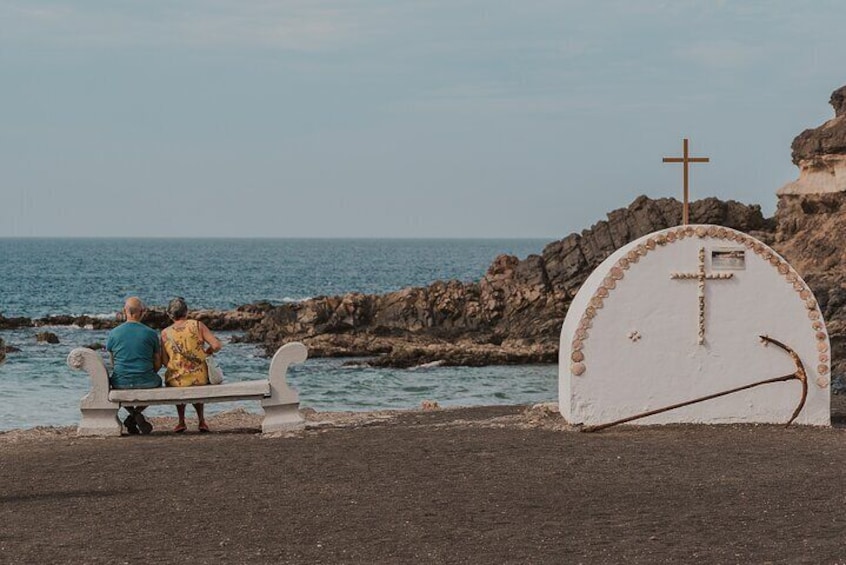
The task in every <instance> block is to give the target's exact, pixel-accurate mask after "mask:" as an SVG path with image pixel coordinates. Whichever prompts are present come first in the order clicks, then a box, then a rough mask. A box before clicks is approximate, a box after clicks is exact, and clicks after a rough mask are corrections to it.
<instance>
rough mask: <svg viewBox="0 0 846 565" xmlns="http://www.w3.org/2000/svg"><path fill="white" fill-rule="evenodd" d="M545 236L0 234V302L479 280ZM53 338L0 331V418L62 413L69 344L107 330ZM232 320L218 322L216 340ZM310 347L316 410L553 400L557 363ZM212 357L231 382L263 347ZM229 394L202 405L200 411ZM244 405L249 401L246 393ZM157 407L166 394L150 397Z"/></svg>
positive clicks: (224, 295) (231, 295)
mask: <svg viewBox="0 0 846 565" xmlns="http://www.w3.org/2000/svg"><path fill="white" fill-rule="evenodd" d="M546 243H547V241H546V240H293V239H288V240H247V239H230V240H190V239H179V240H167V239H87V240H85V239H83V240H80V239H74V240H67V239H0V312H2V313H3V314H4V315H5V316H7V317H8V316H29V317H39V316H45V315H49V314H89V315H100V316H112V315H114V312H116V311H117V310H119V309H120V307H121V305H122V303H123V300H124V298H125V297H126V296H129V295H138V296H141V297H142V298H143V299H144V300H145V301H146V302H147V303H148V304H151V305H162V304H165V303H166V302H167V300H169V299H170V298H171V297H172V296H175V295H181V296H184V297H185V298H186V299H187V300H188V303H189V305H190V306H191V307H192V308H232V307H234V306H238V305H241V304H245V303H248V302H254V301H257V300H269V301H271V302H274V303H283V302H287V301H296V300H302V299H304V298H309V297H313V296H318V295H331V294H340V293H344V292H350V291H359V292H367V293H379V292H387V291H391V290H396V289H399V288H403V287H405V286H423V285H426V284H428V283H430V282H432V281H434V280H437V279H458V280H463V281H469V280H477V279H478V278H479V277H481V276H482V274H484V272H485V270H486V269H487V267H488V265H489V264H490V263H491V261H492V260H493V258H494V257H496V256H497V255H499V254H501V253H510V254H513V255H517V256H518V257H521V258H523V257H525V256H527V255H528V254H530V253H540V252H541V250H542V249H543V246H544V245H545V244H546ZM51 331H54V332H55V333H56V334H57V335H58V336H59V338H60V340H61V343H60V344H59V345H42V344H36V343H35V333H36V330H35V329H27V330H17V331H0V337H2V338H3V339H5V340H6V343H7V344H8V345H14V346H16V347H19V348H21V349H22V351H21V352H20V353H12V354H10V355H9V356H8V359H7V361H6V363H4V364H2V365H0V399H2V401H0V430H3V429H10V428H20V427H32V426H37V425H65V424H72V423H74V422H76V421H77V419H78V406H79V399H80V397H81V396H82V395H83V394H85V391H86V390H87V387H88V382H87V376H86V375H85V374H84V373H78V372H74V371H71V370H70V369H69V368H67V366H66V365H65V357H66V356H67V353H68V352H69V351H70V350H71V349H72V348H73V347H76V346H79V345H85V344H88V343H92V342H101V343H103V342H105V339H106V335H107V332H98V331H91V330H84V329H79V328H51ZM231 335H232V334H228V333H223V334H222V335H221V337H222V338H223V339H224V341H228V340H229V339H230V338H231ZM343 361H344V360H343V359H310V360H308V361H307V362H306V363H305V364H304V365H303V366H300V367H294V368H292V370H291V375H290V380H291V383H292V385H293V386H294V387H295V388H296V389H297V390H298V391H299V392H300V400H301V403H302V405H303V406H310V407H312V408H315V409H317V410H372V409H381V408H411V407H414V406H419V404H420V402H421V400H423V399H432V400H437V401H438V402H439V403H440V404H441V405H443V406H450V405H465V406H466V405H479V404H514V403H530V402H541V401H548V400H554V399H555V398H556V397H557V377H556V367H555V366H552V365H550V366H521V367H483V368H463V367H462V368H443V367H438V368H433V369H423V370H394V369H369V368H361V367H354V368H353V367H344V366H343ZM220 362H221V365H222V366H223V367H224V370H225V372H226V378H227V380H228V381H230V382H234V381H237V380H242V379H249V378H257V377H259V376H264V375H266V373H267V368H268V366H269V360H268V359H266V358H264V357H263V356H262V355H261V353H260V351H259V350H258V349H257V348H256V347H255V346H252V345H248V344H232V343H228V344H227V345H226V346H225V347H224V350H223V351H222V352H221V354H220ZM232 407H233V404H217V405H213V406H210V409H211V410H212V411H217V410H225V409H229V408H232ZM244 407H245V408H247V409H250V410H257V405H256V404H255V403H246V404H244ZM151 410H153V414H154V415H155V414H169V413H170V412H171V411H173V409H172V408H166V407H160V408H154V409H151Z"/></svg>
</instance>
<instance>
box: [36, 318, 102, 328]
mask: <svg viewBox="0 0 846 565" xmlns="http://www.w3.org/2000/svg"><path fill="white" fill-rule="evenodd" d="M118 323H119V322H117V320H114V319H103V318H92V317H91V316H68V315H60V316H47V317H45V318H39V319H37V320H34V321H33V325H34V326H36V327H41V326H77V327H80V328H87V329H92V330H109V329H112V328H114V327H116V326H117V325H118Z"/></svg>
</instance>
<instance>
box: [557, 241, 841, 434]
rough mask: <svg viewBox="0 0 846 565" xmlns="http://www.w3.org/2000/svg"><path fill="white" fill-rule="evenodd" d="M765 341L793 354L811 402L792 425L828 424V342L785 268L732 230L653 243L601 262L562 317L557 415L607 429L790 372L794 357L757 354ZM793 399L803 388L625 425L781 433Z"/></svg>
mask: <svg viewBox="0 0 846 565" xmlns="http://www.w3.org/2000/svg"><path fill="white" fill-rule="evenodd" d="M701 249H704V252H703V255H704V261H703V267H704V269H703V271H704V272H705V273H707V275H708V276H709V278H708V279H707V280H705V285H704V292H703V293H702V297H703V299H702V304H703V306H704V308H703V309H702V311H701V312H700V306H699V305H700V300H699V288H698V287H699V281H698V280H697V278H695V277H694V276H693V275H696V274H697V272H698V269H699V254H700V250H701ZM741 250H742V251H743V254H742V255H743V258H742V261H741V260H740V259H737V257H738V256H739V255H741V254H740V253H737V252H739V251H741ZM714 252H716V254H714ZM733 252H734V253H733ZM714 263H719V264H714ZM717 267H721V268H717ZM741 267H742V268H741ZM673 273H676V277H677V278H671V276H672V274H673ZM729 273H731V277H728V276H726V275H727V274H729ZM717 274H722V276H720V278H716V277H714V275H717ZM681 275H690V276H686V277H681ZM711 277H714V278H711ZM700 331H701V332H702V338H701V341H702V343H701V344H700V343H699V342H700V335H699V334H700ZM760 335H768V336H770V337H772V338H774V339H777V340H779V341H781V342H783V343H785V344H786V345H788V346H790V347H791V348H793V349H794V350H795V351H796V352H797V353H798V355H799V357H800V359H801V360H802V362H803V364H804V366H805V369H806V371H807V376H808V397H807V401H806V403H805V406H804V408H803V410H802V412H801V413H800V414H799V416H798V418H797V419H796V423H797V424H809V425H820V426H827V425H830V387H829V377H830V375H829V370H830V357H829V356H830V344H829V340H828V334H827V331H826V329H825V323H824V321H823V319H822V316H821V313H820V311H819V308H818V307H817V305H816V302H815V300H814V298H813V295H812V294H811V292H810V290H809V289H808V288H807V285H805V283H804V281H802V279H801V278H800V277H799V276H798V274H797V273H796V272H795V271H794V270H793V269H792V267H790V266H789V265H788V264H787V263H786V262H785V261H784V259H782V258H781V257H780V256H779V255H777V254H776V253H775V252H774V251H772V249H770V248H769V247H767V246H766V245H764V244H763V243H761V242H760V241H758V240H756V239H754V238H751V237H749V236H747V235H745V234H743V233H741V232H737V231H734V230H731V229H727V228H721V227H717V226H687V228H686V229H685V228H683V227H678V228H671V229H668V230H662V231H659V232H656V233H653V234H650V235H648V236H645V237H643V238H641V239H639V240H637V241H634V242H632V243H630V244H628V245H626V246H624V247H622V248H621V249H619V250H618V251H616V252H615V253H614V254H613V255H611V256H610V257H609V258H608V259H606V260H605V261H604V262H603V263H602V264H601V265H600V266H599V267H598V268H597V269H596V270H595V271H594V272H593V273H592V274H591V276H590V277H589V278H588V280H587V281H586V282H585V283H584V285H583V286H582V288H581V289H580V291H579V293H578V294H577V296H576V297H575V298H574V300H573V302H572V304H571V306H570V309H569V311H568V312H567V317H566V320H565V322H564V326H563V328H562V331H561V348H560V368H559V407H560V411H561V414H562V415H563V416H564V417H565V418H566V419H567V421H568V422H570V423H573V424H586V425H597V424H603V423H607V422H611V421H615V420H618V419H622V418H625V417H629V416H632V415H634V414H638V413H642V412H646V411H650V410H654V409H658V408H662V407H665V406H669V405H672V404H676V403H680V402H685V401H688V400H692V399H695V398H698V397H702V396H706V395H709V394H713V393H717V392H721V391H724V390H728V389H731V388H734V387H738V386H742V385H745V384H749V383H753V382H756V381H760V380H763V379H767V378H772V377H776V376H780V375H787V374H790V373H792V372H794V371H795V364H794V362H793V361H792V359H791V357H790V356H789V355H788V354H787V353H785V352H784V351H782V350H781V349H779V348H777V347H775V346H772V345H770V346H764V345H763V344H762V343H761V341H760V339H759V337H758V336H760ZM800 396H801V384H800V383H799V381H796V380H793V381H789V382H784V383H776V384H768V385H763V386H760V387H757V388H754V389H750V390H747V391H743V392H739V393H736V394H732V395H729V396H725V397H722V398H718V399H714V400H709V401H705V402H702V403H699V404H695V405H692V406H688V407H684V408H679V409H676V410H671V411H669V412H665V413H663V414H659V415H655V416H651V417H648V418H644V419H641V420H637V421H634V422H632V424H633V425H638V424H668V423H707V424H718V423H739V422H747V423H786V422H787V421H788V420H789V419H790V416H791V414H792V413H793V411H794V409H795V408H796V407H797V405H798V404H799V401H800Z"/></svg>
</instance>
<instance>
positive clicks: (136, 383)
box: [106, 322, 162, 388]
mask: <svg viewBox="0 0 846 565" xmlns="http://www.w3.org/2000/svg"><path fill="white" fill-rule="evenodd" d="M160 348H161V342H160V341H159V334H158V333H157V332H156V331H155V330H153V329H151V328H148V327H147V326H145V325H144V324H142V323H140V322H124V323H123V324H121V325H119V326H118V327H116V328H115V329H113V330H112V331H110V332H109V339H108V341H106V350H108V351H109V352H111V354H112V356H113V357H114V360H115V366H114V369H113V370H112V376H111V377H109V382H110V383H111V385H112V388H154V387H159V386H162V380H161V378H160V377H159V375H158V374H156V372H155V371H154V370H153V355H154V354H155V353H156V352H158V351H159V349H160Z"/></svg>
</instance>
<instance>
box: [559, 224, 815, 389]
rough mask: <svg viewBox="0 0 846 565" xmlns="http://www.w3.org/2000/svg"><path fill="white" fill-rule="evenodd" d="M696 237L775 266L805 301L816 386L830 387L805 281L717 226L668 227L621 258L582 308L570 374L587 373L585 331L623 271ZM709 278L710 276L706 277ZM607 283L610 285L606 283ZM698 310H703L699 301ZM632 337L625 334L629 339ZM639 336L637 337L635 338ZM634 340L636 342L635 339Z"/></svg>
mask: <svg viewBox="0 0 846 565" xmlns="http://www.w3.org/2000/svg"><path fill="white" fill-rule="evenodd" d="M694 235H695V236H697V237H699V238H704V237H706V236H707V237H711V238H714V239H723V240H728V241H732V242H735V243H737V244H738V245H743V246H744V247H746V248H747V249H750V250H752V251H753V252H754V253H755V254H756V255H758V256H759V257H761V258H762V259H763V260H764V261H766V262H768V263H769V264H770V265H771V266H772V267H774V268H775V269H776V270H777V271H778V273H779V274H780V275H782V276H783V277H784V280H785V282H786V283H787V284H789V285H791V286H792V287H793V289H794V290H795V291H796V293H797V294H798V295H799V298H800V299H801V300H802V301H803V302H805V307H806V308H807V310H808V318H809V320H810V321H811V329H812V330H813V331H814V334H815V338H816V339H817V350H818V351H819V364H818V365H817V367H816V370H817V371H816V372H817V375H818V377H817V379H816V380H815V383H816V385H817V386H818V387H820V388H825V387H827V386H829V384H830V380H829V378H828V376H827V375H828V373H829V371H830V370H831V367H830V360H831V358H830V356H829V353H828V349H829V347H828V342H827V338H828V335H827V333H826V332H825V324H824V323H823V322H822V313H821V312H820V309H819V304H818V303H817V301H816V299H815V298H814V295H813V293H812V292H811V290H810V289H809V288H808V287H807V286H806V285H805V283H804V281H803V280H802V279H801V278H800V277H799V274H798V273H797V272H796V271H794V270H793V268H792V267H791V266H790V264H789V263H787V262H786V261H784V259H782V258H781V257H780V256H779V255H778V254H776V253H774V252H773V251H771V250H770V249H769V248H768V247H767V246H765V245H764V244H762V243H761V242H759V241H757V240H756V239H754V238H752V237H750V236H748V235H746V234H745V233H743V232H739V231H735V230H733V229H729V228H724V227H719V226H696V227H694V226H691V225H688V226H679V227H677V228H671V229H669V230H666V231H664V232H662V233H660V234H657V235H655V236H652V237H650V238H648V239H647V240H646V243H641V244H639V245H638V246H637V247H635V248H634V249H631V250H630V251H629V252H628V253H627V254H626V255H625V256H623V257H621V258H620V259H619V260H617V262H616V263H615V264H614V266H613V267H611V270H610V274H609V276H608V277H607V278H606V279H604V280H603V284H602V285H601V286H600V288H599V289H598V290H597V292H596V294H594V296H593V298H591V299H590V305H589V306H588V307H587V308H585V313H584V314H583V315H582V320H580V323H579V326H578V329H577V330H576V333H575V337H574V339H573V342H572V347H571V361H573V363H572V364H571V365H570V373H572V374H573V375H575V376H577V377H579V376H581V375H583V374H585V372H586V371H587V365H586V359H585V353H584V342H585V341H587V339H588V332H587V329H588V328H590V327H591V323H590V322H591V319H592V318H594V317H595V316H596V315H597V313H598V312H597V311H598V310H599V309H600V308H602V305H603V300H606V299H608V297H609V296H610V294H611V291H612V290H614V289H615V288H616V287H617V286H619V284H621V283H620V281H622V279H623V277H624V274H625V273H624V272H625V271H627V270H628V269H629V267H631V265H633V264H634V263H637V262H638V261H640V258H641V257H644V256H646V255H647V254H648V253H649V252H650V251H652V250H654V249H656V247H658V246H663V245H665V244H667V243H673V242H674V241H680V240H683V239H685V238H687V237H693V236H694ZM714 275H717V277H715V278H731V276H732V273H714V274H712V275H711V276H712V277H713V276H714ZM671 277H672V278H696V276H691V277H688V276H685V274H684V273H671ZM709 278H710V277H709ZM609 283H610V284H609ZM700 307H702V305H701V302H700ZM698 333H699V339H700V342H701V340H703V339H704V334H705V328H704V327H700V328H699V332H698ZM630 336H631V334H629V335H627V337H629V339H632V338H631V337H630ZM639 337H640V336H639V335H638V338H639ZM634 341H636V340H634Z"/></svg>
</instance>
